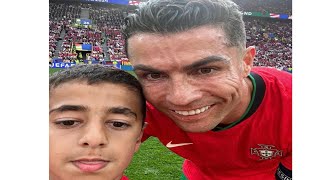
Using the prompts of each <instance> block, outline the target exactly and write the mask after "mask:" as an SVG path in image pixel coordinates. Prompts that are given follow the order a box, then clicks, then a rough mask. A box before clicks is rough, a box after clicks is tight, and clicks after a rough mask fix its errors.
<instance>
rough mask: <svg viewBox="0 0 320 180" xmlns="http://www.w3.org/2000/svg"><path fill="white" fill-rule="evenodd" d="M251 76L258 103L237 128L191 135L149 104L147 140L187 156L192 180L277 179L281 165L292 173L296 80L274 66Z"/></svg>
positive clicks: (186, 168) (186, 170) (255, 70)
mask: <svg viewBox="0 0 320 180" xmlns="http://www.w3.org/2000/svg"><path fill="white" fill-rule="evenodd" d="M251 75H252V76H250V77H251V80H252V81H254V83H255V85H256V94H255V98H254V100H253V102H254V103H253V104H255V105H253V106H252V107H251V108H250V110H251V112H250V113H249V115H248V116H246V117H245V118H244V120H242V121H241V122H239V123H238V124H236V125H235V126H233V127H231V128H229V129H225V130H220V131H215V130H212V131H209V132H205V133H188V132H184V131H183V130H181V129H180V128H179V127H178V126H176V124H175V123H174V122H173V121H172V120H170V119H169V118H168V117H167V116H166V115H164V114H163V113H161V112H159V111H158V110H156V109H155V108H154V107H153V106H152V105H151V104H147V119H146V121H147V122H148V126H147V128H146V129H145V133H144V137H143V140H145V139H146V138H148V137H149V136H155V137H157V138H158V139H159V140H160V141H161V143H162V144H164V145H165V146H166V147H167V148H169V149H170V150H171V151H173V152H174V153H176V154H178V155H179V156H181V157H183V158H185V159H186V160H185V162H184V164H183V172H184V174H185V175H186V177H187V178H188V179H189V180H205V179H228V180H238V179H246V180H250V179H252V180H260V179H263V180H268V179H275V174H276V173H277V168H278V167H279V164H280V163H281V164H282V165H283V166H285V167H286V168H287V169H289V170H291V169H292V167H291V164H292V162H291V161H292V76H291V74H290V73H287V72H282V71H279V70H276V69H273V68H253V70H252V73H251ZM280 174H281V172H278V175H279V176H280Z"/></svg>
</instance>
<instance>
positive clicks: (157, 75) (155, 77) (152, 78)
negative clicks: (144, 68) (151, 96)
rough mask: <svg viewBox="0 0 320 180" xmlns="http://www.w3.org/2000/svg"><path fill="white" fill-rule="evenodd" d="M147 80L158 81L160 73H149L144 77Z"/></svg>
mask: <svg viewBox="0 0 320 180" xmlns="http://www.w3.org/2000/svg"><path fill="white" fill-rule="evenodd" d="M146 77H147V79H150V80H156V79H160V78H161V77H162V76H161V74H160V73H150V74H147V75H146Z"/></svg>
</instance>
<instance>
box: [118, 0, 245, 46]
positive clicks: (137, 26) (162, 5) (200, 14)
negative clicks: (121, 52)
mask: <svg viewBox="0 0 320 180" xmlns="http://www.w3.org/2000/svg"><path fill="white" fill-rule="evenodd" d="M205 25H213V26H216V27H220V28H221V29H222V30H223V31H224V32H225V33H226V38H227V39H226V40H227V45H229V46H231V47H232V46H236V47H239V48H241V49H244V48H245V46H246V33H245V27H244V22H243V19H242V13H241V12H240V10H239V7H238V5H236V4H235V3H234V2H232V1H231V0H150V1H147V2H145V3H141V5H140V6H139V9H138V10H137V11H136V12H135V13H132V14H129V15H128V16H127V17H126V19H125V25H124V26H123V29H122V32H123V34H124V36H125V39H126V42H128V39H129V38H130V37H131V36H133V35H134V34H138V33H155V34H167V33H176V32H182V31H186V30H189V29H192V28H196V27H200V26H205ZM127 46H128V43H126V47H127ZM126 50H127V48H126Z"/></svg>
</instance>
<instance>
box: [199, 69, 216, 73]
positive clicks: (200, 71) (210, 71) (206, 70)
mask: <svg viewBox="0 0 320 180" xmlns="http://www.w3.org/2000/svg"><path fill="white" fill-rule="evenodd" d="M213 71H214V69H212V68H201V69H199V70H198V73H199V74H209V73H212V72H213Z"/></svg>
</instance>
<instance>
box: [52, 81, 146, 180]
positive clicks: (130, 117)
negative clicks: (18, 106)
mask: <svg viewBox="0 0 320 180" xmlns="http://www.w3.org/2000/svg"><path fill="white" fill-rule="evenodd" d="M140 103H141V102H140V99H139V97H138V96H137V94H136V93H135V92H133V91H131V90H128V88H127V87H125V86H123V85H115V84H111V83H101V84H95V85H88V84H87V83H86V82H68V83H64V84H62V85H60V86H58V87H57V88H55V89H53V90H52V91H51V93H50V103H49V108H50V114H49V117H50V118H49V124H50V126H49V127H50V130H49V132H50V138H49V141H50V179H51V180H54V179H57V180H69V179H77V180H78V179H79V180H81V179H90V180H100V179H101V180H115V179H120V178H121V176H122V173H123V171H124V170H125V168H126V167H127V166H128V165H129V163H130V161H131V159H132V156H133V154H134V152H136V151H137V150H138V148H139V145H140V143H141V141H140V140H141V135H142V128H141V126H142V125H141V121H142V113H141V110H140V108H141V105H140Z"/></svg>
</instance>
